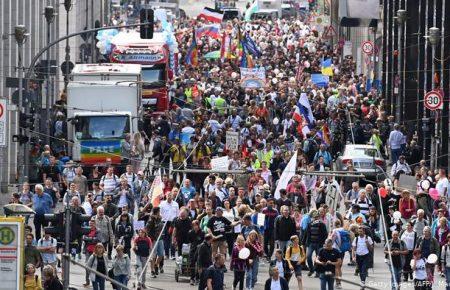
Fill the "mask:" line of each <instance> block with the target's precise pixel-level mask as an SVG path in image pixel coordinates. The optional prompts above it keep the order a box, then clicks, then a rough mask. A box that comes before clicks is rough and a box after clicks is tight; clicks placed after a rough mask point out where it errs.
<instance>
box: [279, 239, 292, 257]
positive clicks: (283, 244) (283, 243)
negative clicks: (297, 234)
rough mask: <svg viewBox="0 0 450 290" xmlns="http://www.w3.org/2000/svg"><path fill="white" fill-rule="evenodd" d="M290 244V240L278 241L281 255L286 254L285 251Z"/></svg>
mask: <svg viewBox="0 0 450 290" xmlns="http://www.w3.org/2000/svg"><path fill="white" fill-rule="evenodd" d="M290 244H291V241H290V240H287V241H278V247H279V248H280V250H281V251H282V252H283V255H285V254H286V249H287V247H288V246H289V245H290Z"/></svg>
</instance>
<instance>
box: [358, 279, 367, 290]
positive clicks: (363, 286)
mask: <svg viewBox="0 0 450 290" xmlns="http://www.w3.org/2000/svg"><path fill="white" fill-rule="evenodd" d="M359 285H360V286H361V290H364V289H365V288H366V283H365V282H363V281H361V283H360V284H359Z"/></svg>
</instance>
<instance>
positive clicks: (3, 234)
mask: <svg viewBox="0 0 450 290" xmlns="http://www.w3.org/2000/svg"><path fill="white" fill-rule="evenodd" d="M15 236H16V235H15V234H14V232H13V230H11V228H9V227H2V228H0V244H2V245H9V244H11V243H12V242H13V241H14V238H15Z"/></svg>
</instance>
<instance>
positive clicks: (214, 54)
mask: <svg viewBox="0 0 450 290" xmlns="http://www.w3.org/2000/svg"><path fill="white" fill-rule="evenodd" d="M203 58H205V59H219V58H220V50H216V51H211V52H208V53H207V54H205V55H204V56H203ZM231 58H233V59H234V58H236V57H235V56H234V55H232V56H231Z"/></svg>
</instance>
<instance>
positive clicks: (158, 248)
mask: <svg viewBox="0 0 450 290" xmlns="http://www.w3.org/2000/svg"><path fill="white" fill-rule="evenodd" d="M154 248H155V249H154V252H153V257H152V258H156V257H164V241H163V240H162V239H160V240H159V241H158V242H157V243H156V244H155V245H154Z"/></svg>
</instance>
